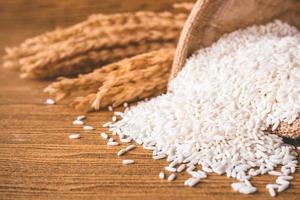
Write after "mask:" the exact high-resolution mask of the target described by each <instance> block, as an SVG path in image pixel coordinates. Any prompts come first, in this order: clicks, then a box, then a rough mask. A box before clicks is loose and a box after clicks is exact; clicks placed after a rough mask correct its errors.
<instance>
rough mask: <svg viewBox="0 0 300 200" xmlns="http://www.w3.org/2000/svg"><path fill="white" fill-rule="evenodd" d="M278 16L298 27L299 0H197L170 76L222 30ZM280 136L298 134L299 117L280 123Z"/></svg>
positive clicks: (294, 136)
mask: <svg viewBox="0 0 300 200" xmlns="http://www.w3.org/2000/svg"><path fill="white" fill-rule="evenodd" d="M273 19H280V20H282V21H285V22H287V23H289V24H291V25H293V26H296V27H298V28H299V29H300V1H299V0H247V1H245V0H198V1H197V2H196V4H195V5H194V8H193V9H192V11H191V14H190V15H189V17H188V19H187V21H186V23H185V25H184V27H183V30H182V32H181V35H180V39H179V42H178V46H177V49H176V53H175V58H174V63H173V66H172V72H171V79H173V78H174V77H175V76H176V75H177V73H178V72H179V71H180V70H181V69H182V67H183V66H184V64H185V61H186V59H187V58H188V57H189V56H191V55H192V54H193V53H194V52H195V51H196V50H198V49H200V48H203V47H207V46H210V45H211V44H212V43H213V42H215V41H217V40H218V39H219V38H220V37H221V36H222V35H223V34H224V33H230V32H233V31H235V30H237V29H240V28H245V27H247V26H251V25H258V24H265V23H267V22H270V21H272V20H273ZM275 133H276V134H278V135H279V136H284V137H289V138H300V119H297V120H296V121H295V122H294V123H293V124H291V125H288V124H285V123H282V124H280V125H279V127H278V129H277V131H276V132H275Z"/></svg>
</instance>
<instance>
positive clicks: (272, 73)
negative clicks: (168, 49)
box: [109, 20, 300, 196]
mask: <svg viewBox="0 0 300 200" xmlns="http://www.w3.org/2000/svg"><path fill="white" fill-rule="evenodd" d="M299 83H300V32H299V31H298V30H297V29H296V28H294V27H292V26H290V25H288V24H285V23H283V22H281V21H277V20H276V21H274V22H272V23H269V24H267V25H264V26H252V27H249V28H247V29H244V30H238V31H235V32H233V33H231V34H228V35H225V36H223V37H222V38H221V39H219V40H218V41H217V42H216V43H214V44H213V45H212V46H211V47H209V48H205V49H200V50H199V51H198V52H197V53H196V54H195V55H193V56H192V57H191V58H189V60H188V61H187V63H186V65H185V67H184V68H183V70H182V71H181V72H180V73H179V74H178V76H177V77H176V78H175V79H174V80H173V81H172V82H171V83H170V85H169V92H168V93H167V94H164V95H162V96H159V97H157V98H154V99H151V100H150V101H145V102H140V103H139V104H138V105H137V106H135V107H132V108H130V109H126V111H125V112H124V113H122V114H120V113H118V114H119V115H121V117H122V119H121V120H120V121H117V122H115V123H113V124H111V125H110V126H109V127H110V130H111V131H112V132H113V133H114V134H118V135H119V136H121V137H122V138H123V137H124V136H125V137H130V138H132V139H134V140H135V141H137V142H138V143H140V144H143V146H144V147H145V148H147V149H150V150H153V155H154V156H159V158H164V157H166V158H167V160H168V161H169V162H172V163H171V166H169V168H167V169H168V170H170V171H173V172H174V171H176V167H178V166H180V165H181V164H182V163H187V164H188V166H194V165H195V166H197V165H200V166H201V167H199V169H202V170H200V171H194V170H193V167H190V169H189V170H188V171H189V173H190V174H191V175H192V178H191V180H188V181H187V182H186V185H190V186H194V185H195V184H192V183H198V182H199V181H200V180H201V179H203V178H205V177H206V175H203V173H202V172H204V174H206V172H214V173H217V174H220V175H222V174H226V175H227V176H228V177H233V178H235V179H237V180H239V181H241V183H238V184H233V185H232V187H233V188H234V189H235V190H237V191H239V192H241V193H245V194H248V193H252V192H255V191H256V188H255V187H254V186H252V185H251V183H250V182H249V181H248V180H250V179H251V177H253V176H257V175H260V174H265V173H268V172H269V173H270V174H271V175H277V176H279V178H278V179H280V180H281V181H280V180H278V181H277V182H276V184H269V185H268V186H267V189H268V190H269V192H270V194H271V195H272V196H274V195H275V194H276V193H275V192H274V191H275V190H278V192H281V191H283V190H284V189H286V188H287V187H288V185H289V180H291V179H292V178H291V176H289V175H290V174H291V173H294V172H295V169H296V165H297V160H296V159H297V153H296V152H295V150H294V147H292V146H290V145H287V144H284V143H283V142H282V139H281V138H280V137H278V136H276V135H272V134H269V133H266V132H264V131H265V130H266V129H267V128H268V127H272V129H273V130H276V128H277V127H278V125H279V123H280V122H287V123H289V124H290V123H292V122H293V121H294V120H295V119H296V118H297V117H298V113H299V111H300V84H299ZM155 158H157V157H155ZM277 166H282V167H281V170H279V171H278V173H276V172H274V170H275V168H276V167H277ZM181 168H183V167H181ZM173 169H175V170H173ZM192 172H195V173H192ZM196 173H198V174H201V173H202V176H200V175H199V176H197V174H196ZM197 178H198V179H197ZM195 179H197V181H195ZM189 181H190V182H189ZM283 186H284V187H283ZM280 187H281V189H280V190H279V188H280Z"/></svg>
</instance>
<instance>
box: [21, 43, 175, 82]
mask: <svg viewBox="0 0 300 200" xmlns="http://www.w3.org/2000/svg"><path fill="white" fill-rule="evenodd" d="M175 44H176V43H175V41H166V42H151V43H145V44H140V45H135V44H133V45H128V46H126V47H120V48H114V49H107V50H100V51H90V52H87V53H85V54H82V55H79V56H77V57H74V58H71V59H68V60H63V61H62V62H60V63H57V64H55V65H54V64H53V66H49V67H48V68H47V71H45V69H44V68H42V69H41V68H36V69H35V70H33V71H32V70H29V71H25V72H23V73H22V74H21V78H38V79H45V78H54V77H58V76H71V75H77V74H80V73H88V72H91V71H92V70H93V69H95V68H99V67H101V66H103V65H105V64H108V63H112V62H116V61H118V60H121V59H124V58H128V57H131V56H135V55H138V54H141V53H145V52H149V51H153V50H158V49H160V48H170V47H175ZM27 69H28V68H27Z"/></svg>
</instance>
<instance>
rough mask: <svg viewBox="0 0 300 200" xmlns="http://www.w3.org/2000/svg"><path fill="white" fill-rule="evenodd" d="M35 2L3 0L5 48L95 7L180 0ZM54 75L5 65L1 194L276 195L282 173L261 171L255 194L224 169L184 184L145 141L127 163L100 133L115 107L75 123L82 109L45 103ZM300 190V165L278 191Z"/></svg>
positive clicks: (292, 193) (0, 100)
mask: <svg viewBox="0 0 300 200" xmlns="http://www.w3.org/2000/svg"><path fill="white" fill-rule="evenodd" d="M31 2H32V3H30V4H28V3H27V1H22V0H14V1H10V0H1V2H0V19H1V20H0V23H1V24H0V28H1V31H0V48H1V50H2V49H3V47H4V46H6V45H12V44H16V43H17V42H20V41H21V40H23V39H24V38H26V37H28V36H33V35H36V34H38V33H41V32H43V31H46V30H51V29H52V28H54V27H55V25H62V26H63V25H68V24H72V23H75V22H78V21H80V20H82V19H83V18H85V17H86V16H88V15H89V14H91V13H96V12H114V11H119V10H122V11H123V10H136V9H142V8H145V9H146V8H149V9H160V5H163V6H166V7H168V6H169V5H170V2H172V1H171V0H165V1H159V3H155V2H158V1H150V0H148V1H147V0H130V1H126V2H127V3H125V1H121V0H120V1H117V0H101V1H98V2H97V1H64V2H62V1H50V0H45V1H38V0H32V1H31ZM54 2H55V3H54ZM66 2H68V3H66ZM70 2H72V3H70ZM109 2H111V3H109ZM158 4H159V6H158ZM117 5H118V6H117ZM48 83H49V82H38V81H27V80H26V81H25V80H20V79H18V75H17V73H14V72H11V71H7V70H3V69H2V68H1V67H0V199H207V200H231V199H271V198H270V197H269V195H268V194H267V193H266V191H265V188H264V185H265V184H266V183H269V182H271V181H274V180H275V178H271V177H269V176H262V177H256V178H254V181H253V183H254V185H255V186H258V188H259V191H260V192H259V193H258V194H256V195H249V196H245V195H241V194H238V193H235V192H233V191H232V190H231V188H230V183H232V182H234V180H229V179H227V178H225V177H221V176H216V175H212V176H209V178H208V179H207V180H204V181H203V182H202V183H200V184H199V185H198V186H197V187H196V188H187V187H185V186H183V182H184V180H185V179H186V178H187V177H188V175H187V174H180V175H178V178H177V179H176V180H175V181H174V182H172V183H168V182H167V181H161V180H159V179H158V173H159V172H160V171H161V170H163V167H164V166H165V165H166V162H165V161H154V160H152V159H151V154H150V152H147V151H146V150H143V149H142V148H141V147H138V148H137V149H135V150H133V151H132V152H130V153H129V154H127V155H125V156H124V157H122V158H129V159H134V160H135V161H136V164H134V165H131V166H123V165H122V164H121V161H122V159H121V158H118V157H117V156H116V152H117V151H118V150H119V149H120V148H121V146H119V147H107V146H106V145H105V142H104V141H103V140H102V139H101V138H100V137H99V133H101V132H102V131H104V129H103V128H101V125H102V124H103V123H104V122H106V121H107V120H109V119H110V118H111V113H109V112H98V113H91V114H88V118H87V120H86V122H87V124H90V125H92V126H94V127H95V128H96V130H95V131H93V132H91V133H86V132H83V131H82V129H81V128H80V127H76V126H74V125H72V121H73V119H74V118H75V117H76V116H78V115H79V114H82V113H80V112H78V111H74V110H73V109H72V108H70V107H68V106H67V105H65V103H62V104H59V105H54V106H48V105H44V101H45V99H46V98H47V96H46V94H44V93H42V89H43V88H44V87H45V86H46V85H47V84H48ZM73 132H78V133H81V135H82V138H81V139H80V140H69V139H68V135H69V134H70V133H73ZM299 196H300V173H299V168H298V172H297V174H296V176H295V180H293V182H292V185H291V188H290V189H288V190H287V191H286V192H284V193H282V194H280V195H279V196H278V198H277V199H289V200H296V199H299Z"/></svg>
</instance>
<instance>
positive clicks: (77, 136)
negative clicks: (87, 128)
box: [69, 133, 80, 140]
mask: <svg viewBox="0 0 300 200" xmlns="http://www.w3.org/2000/svg"><path fill="white" fill-rule="evenodd" d="M69 138H70V139H71V140H74V139H79V138H80V134H77V133H76V134H75V133H74V134H71V135H69Z"/></svg>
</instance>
